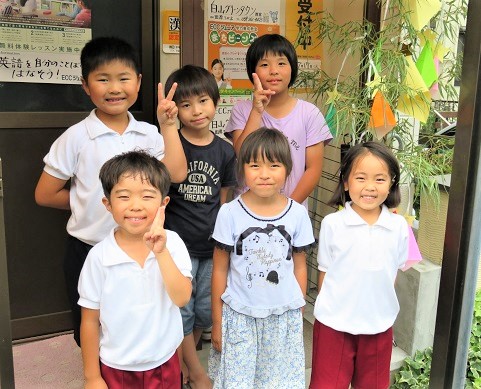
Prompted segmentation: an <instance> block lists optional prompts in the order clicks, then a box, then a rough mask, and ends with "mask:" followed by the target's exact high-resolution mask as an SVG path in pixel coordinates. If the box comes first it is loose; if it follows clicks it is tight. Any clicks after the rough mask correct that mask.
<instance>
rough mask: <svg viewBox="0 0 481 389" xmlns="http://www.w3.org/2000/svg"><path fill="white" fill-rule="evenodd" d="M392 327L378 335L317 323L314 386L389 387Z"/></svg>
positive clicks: (315, 388)
mask: <svg viewBox="0 0 481 389" xmlns="http://www.w3.org/2000/svg"><path fill="white" fill-rule="evenodd" d="M391 353H392V328H389V329H388V330H386V331H385V332H382V333H380V334H375V335H351V334H348V333H346V332H340V331H336V330H334V329H332V328H330V327H327V326H325V325H324V324H322V323H320V322H318V321H317V320H316V321H315V323H314V334H313V345H312V373H311V384H310V389H344V388H345V389H347V388H349V384H352V386H353V387H354V388H355V389H386V388H388V387H389V375H390V364H391Z"/></svg>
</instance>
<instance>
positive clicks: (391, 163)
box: [329, 141, 401, 208]
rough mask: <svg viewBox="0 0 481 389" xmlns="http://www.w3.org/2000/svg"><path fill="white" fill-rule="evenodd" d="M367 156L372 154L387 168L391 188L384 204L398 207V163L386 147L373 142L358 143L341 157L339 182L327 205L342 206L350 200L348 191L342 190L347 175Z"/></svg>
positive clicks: (399, 200) (399, 196) (399, 172)
mask: <svg viewBox="0 0 481 389" xmlns="http://www.w3.org/2000/svg"><path fill="white" fill-rule="evenodd" d="M367 154H372V155H373V156H375V157H377V158H379V159H381V160H382V161H383V162H384V163H385V164H386V166H387V168H388V171H389V175H390V177H391V187H390V189H389V194H388V196H387V198H386V200H385V201H384V204H385V205H386V206H387V207H388V208H394V207H397V206H398V205H399V203H400V202H401V191H400V189H399V179H400V175H401V171H400V168H399V163H398V161H397V159H396V157H395V156H394V154H393V153H392V151H391V150H390V149H389V148H388V147H387V146H386V145H384V144H382V143H379V142H374V141H370V142H364V143H359V144H357V145H355V146H353V147H351V148H349V150H348V151H347V152H346V154H345V155H344V156H343V158H342V161H341V168H340V174H339V182H338V184H337V187H336V189H335V190H334V193H333V195H332V198H331V200H330V201H329V205H332V206H339V205H342V206H344V204H345V203H346V201H350V200H351V196H349V191H346V190H344V184H345V183H346V182H347V180H348V179H349V175H350V174H351V171H352V168H353V167H354V165H355V164H356V162H357V160H358V159H359V158H362V157H364V156H366V155H367Z"/></svg>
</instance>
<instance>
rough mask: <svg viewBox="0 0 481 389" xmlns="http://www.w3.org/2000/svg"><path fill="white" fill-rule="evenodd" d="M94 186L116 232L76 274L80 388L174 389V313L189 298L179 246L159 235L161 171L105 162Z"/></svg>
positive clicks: (158, 165) (132, 157) (123, 160)
mask: <svg viewBox="0 0 481 389" xmlns="http://www.w3.org/2000/svg"><path fill="white" fill-rule="evenodd" d="M100 180H101V182H102V187H103V190H104V194H105V197H104V198H103V200H102V201H103V203H104V205H105V207H106V208H107V210H108V211H109V212H110V213H111V214H112V216H113V218H114V220H115V222H116V223H117V226H116V227H114V228H113V229H112V230H111V231H110V233H109V235H108V236H107V237H106V238H105V239H103V240H102V241H101V242H100V243H98V244H97V245H95V247H94V248H92V250H90V252H89V254H88V255H87V259H86V260H85V265H84V267H83V269H82V272H81V274H80V280H79V286H78V291H79V295H80V299H79V301H78V303H79V305H81V307H82V324H81V327H80V328H81V329H80V336H81V340H82V359H83V363H84V376H85V387H86V388H99V387H109V388H121V387H128V388H179V387H180V385H181V379H180V377H181V374H180V364H179V360H178V357H177V354H176V349H177V347H178V346H179V345H180V343H181V341H182V338H183V333H182V328H181V325H182V318H181V315H180V312H179V307H180V306H183V305H185V304H186V303H187V302H188V301H189V299H190V295H191V291H192V285H191V281H190V279H191V277H192V276H191V273H190V270H191V264H190V258H189V253H188V252H187V248H186V247H185V245H184V243H183V242H182V240H181V239H180V237H179V236H178V235H177V234H176V233H175V232H173V231H169V230H165V229H164V219H165V206H166V205H167V204H168V202H169V197H168V196H167V193H168V190H169V184H170V178H169V173H168V171H167V169H166V168H165V166H164V164H163V163H162V162H160V161H159V160H157V159H156V158H155V157H153V156H150V155H148V154H147V153H144V152H137V151H131V152H127V153H124V154H121V155H118V156H116V157H114V158H112V159H110V160H109V161H107V162H106V163H105V164H104V165H103V166H102V168H101V169H100ZM99 360H100V363H99Z"/></svg>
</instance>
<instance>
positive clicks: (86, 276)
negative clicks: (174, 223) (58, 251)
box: [78, 229, 192, 371]
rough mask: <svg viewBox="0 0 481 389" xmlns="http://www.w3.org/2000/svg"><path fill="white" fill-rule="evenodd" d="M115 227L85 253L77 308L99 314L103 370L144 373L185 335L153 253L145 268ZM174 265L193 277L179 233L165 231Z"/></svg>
mask: <svg viewBox="0 0 481 389" xmlns="http://www.w3.org/2000/svg"><path fill="white" fill-rule="evenodd" d="M114 231H115V229H112V231H111V232H110V234H109V235H108V236H107V237H106V238H105V239H104V240H102V241H101V242H100V243H98V244H97V245H95V246H94V247H93V248H92V249H91V250H90V252H89V254H88V256H87V259H86V260H85V264H84V266H83V268H82V272H81V274H80V280H79V286H78V291H79V294H80V299H79V301H78V304H79V305H80V306H82V307H85V308H90V309H99V310H100V324H101V327H100V360H101V361H102V362H103V363H104V364H105V365H107V366H110V367H113V368H115V369H121V370H129V371H145V370H150V369H153V368H155V367H157V366H160V365H161V364H163V363H164V362H166V361H167V360H169V358H170V357H171V356H172V355H173V354H174V352H175V350H176V349H177V347H178V346H179V345H180V343H181V342H182V339H183V337H184V334H183V331H182V317H181V315H180V310H179V307H177V306H176V305H175V304H174V303H173V302H172V300H171V299H170V297H169V295H168V294H167V291H166V290H165V286H164V282H163V279H162V275H161V273H160V269H159V265H158V263H157V259H156V258H155V256H154V253H152V252H150V254H149V256H148V258H147V260H146V261H145V264H144V267H143V268H142V267H140V266H139V264H138V263H137V262H135V261H134V260H133V259H132V258H130V257H129V256H128V255H127V254H126V253H125V252H124V251H123V250H122V249H121V248H120V247H119V245H118V244H117V242H116V240H115V236H114ZM166 232H167V248H168V250H169V252H170V255H171V256H172V258H173V260H174V262H175V264H176V265H177V267H178V268H179V270H180V271H181V273H182V274H183V275H185V276H186V277H189V278H192V275H191V270H192V264H191V262H190V257H189V253H188V252H187V248H186V247H185V245H184V242H183V241H182V240H181V239H180V237H179V236H178V235H177V233H175V232H173V231H170V230H166Z"/></svg>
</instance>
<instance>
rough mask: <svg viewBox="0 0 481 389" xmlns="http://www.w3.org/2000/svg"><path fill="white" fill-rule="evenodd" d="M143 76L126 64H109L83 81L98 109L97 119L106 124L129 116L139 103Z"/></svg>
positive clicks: (102, 66) (86, 90) (96, 70)
mask: <svg viewBox="0 0 481 389" xmlns="http://www.w3.org/2000/svg"><path fill="white" fill-rule="evenodd" d="M140 79H141V76H140V75H139V74H137V73H136V71H135V69H133V68H132V67H130V66H128V65H126V64H125V63H124V62H122V61H119V60H114V61H111V62H107V63H105V64H103V65H101V66H99V67H98V68H96V69H95V70H93V71H92V72H90V74H89V75H88V79H87V80H83V81H82V86H83V88H84V90H85V92H86V93H87V94H88V95H89V96H90V99H91V100H92V102H93V103H94V104H95V106H96V107H97V111H96V113H97V117H98V118H99V119H100V120H102V121H103V122H104V123H106V122H109V121H111V120H113V119H116V118H119V117H123V116H125V115H127V111H128V110H129V108H130V107H131V106H132V105H133V104H134V103H135V102H136V101H137V96H138V94H139V89H140Z"/></svg>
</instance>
